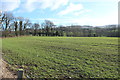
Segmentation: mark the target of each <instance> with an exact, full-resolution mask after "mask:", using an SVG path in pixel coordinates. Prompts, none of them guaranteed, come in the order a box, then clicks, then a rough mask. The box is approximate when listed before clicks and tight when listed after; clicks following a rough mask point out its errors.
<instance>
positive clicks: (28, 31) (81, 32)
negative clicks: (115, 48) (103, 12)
mask: <svg viewBox="0 0 120 80" xmlns="http://www.w3.org/2000/svg"><path fill="white" fill-rule="evenodd" d="M0 26H1V27H0V31H1V33H2V35H1V37H13V36H23V35H32V36H69V37H100V36H106V37H119V36H120V33H119V29H120V27H119V26H117V25H107V26H104V27H93V26H80V25H71V26H56V25H55V24H54V23H53V22H52V21H50V20H45V21H44V22H43V23H41V24H39V23H32V22H30V20H29V19H26V18H23V17H14V16H13V14H12V13H10V12H1V13H0Z"/></svg>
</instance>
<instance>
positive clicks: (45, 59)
mask: <svg viewBox="0 0 120 80" xmlns="http://www.w3.org/2000/svg"><path fill="white" fill-rule="evenodd" d="M2 50H3V53H4V56H3V58H4V59H5V60H6V61H7V62H8V63H9V64H11V65H12V66H14V67H20V66H22V67H23V68H24V70H25V75H28V76H29V77H37V78H45V77H47V78H54V77H56V78H57V77H58V78H66V77H71V78H82V77H83V78H118V70H119V67H118V38H111V37H16V38H4V39H3V41H2Z"/></svg>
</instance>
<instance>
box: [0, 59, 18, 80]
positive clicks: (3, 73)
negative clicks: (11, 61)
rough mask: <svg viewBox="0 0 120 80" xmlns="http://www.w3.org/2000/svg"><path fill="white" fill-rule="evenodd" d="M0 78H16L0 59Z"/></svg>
mask: <svg viewBox="0 0 120 80" xmlns="http://www.w3.org/2000/svg"><path fill="white" fill-rule="evenodd" d="M2 78H17V75H16V74H15V73H13V72H12V71H10V70H9V66H8V64H7V63H6V62H5V61H4V60H3V59H2V58H1V59H0V79H2Z"/></svg>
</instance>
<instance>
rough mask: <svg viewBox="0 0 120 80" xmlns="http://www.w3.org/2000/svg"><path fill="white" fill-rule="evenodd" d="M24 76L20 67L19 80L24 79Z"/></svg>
mask: <svg viewBox="0 0 120 80" xmlns="http://www.w3.org/2000/svg"><path fill="white" fill-rule="evenodd" d="M22 78H23V69H18V78H17V80H22Z"/></svg>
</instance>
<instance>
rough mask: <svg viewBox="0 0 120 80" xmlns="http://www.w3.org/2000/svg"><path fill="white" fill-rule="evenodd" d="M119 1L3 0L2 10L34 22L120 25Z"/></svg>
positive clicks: (0, 1) (0, 2)
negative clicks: (119, 14)
mask: <svg viewBox="0 0 120 80" xmlns="http://www.w3.org/2000/svg"><path fill="white" fill-rule="evenodd" d="M118 1H119V0H0V5H1V6H0V10H2V11H10V12H12V13H13V14H14V16H17V17H18V16H19V17H20V16H21V17H25V18H29V19H30V20H31V22H39V23H41V22H43V21H44V20H45V19H47V20H51V21H53V22H54V23H55V24H56V25H71V24H76V25H92V26H102V25H108V24H117V23H118Z"/></svg>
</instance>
